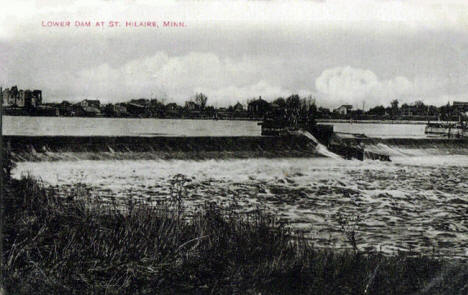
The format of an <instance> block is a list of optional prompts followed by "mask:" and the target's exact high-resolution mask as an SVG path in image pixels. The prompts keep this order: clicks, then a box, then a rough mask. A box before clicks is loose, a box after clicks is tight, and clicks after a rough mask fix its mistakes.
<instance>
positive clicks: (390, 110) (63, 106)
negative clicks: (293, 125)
mask: <svg viewBox="0 0 468 295" xmlns="http://www.w3.org/2000/svg"><path fill="white" fill-rule="evenodd" d="M460 106H461V107H460ZM275 110H284V111H285V113H286V114H297V115H301V114H302V115H305V114H307V115H310V116H313V117H314V118H316V119H351V120H458V118H459V115H460V112H466V111H468V103H458V104H457V103H454V104H452V105H450V104H447V105H443V106H440V107H437V106H434V105H426V104H424V102H422V101H421V100H418V101H416V102H414V103H411V104H407V103H403V104H401V105H400V103H399V101H398V100H396V99H395V100H393V101H392V102H391V103H390V104H389V105H387V106H384V105H378V106H375V107H372V108H370V109H368V110H364V108H362V109H359V108H354V107H353V106H352V105H349V104H345V105H341V106H339V107H337V108H334V109H330V108H326V107H322V106H318V105H317V104H316V100H315V98H313V97H311V96H308V97H300V96H299V95H297V94H293V95H290V96H289V97H286V98H284V97H279V98H276V99H274V100H272V101H266V100H264V99H262V97H261V96H260V97H258V98H252V99H250V100H248V101H247V103H246V104H242V103H240V102H237V103H236V104H233V105H230V106H227V107H214V106H212V105H209V104H208V97H207V96H206V95H205V94H203V93H197V94H196V95H195V96H194V97H193V98H192V99H190V100H187V101H185V103H184V104H183V105H179V104H177V103H175V102H170V103H167V104H166V103H164V101H163V100H160V99H156V98H153V99H147V98H140V99H132V100H130V101H127V102H121V103H107V104H101V102H100V101H99V100H89V99H85V100H83V101H80V102H78V103H70V102H68V101H62V102H61V103H45V104H42V105H41V106H39V107H37V108H35V109H34V110H31V109H25V108H5V114H8V115H33V116H34V115H38V116H41V115H42V116H80V117H117V118H118V117H124V118H125V117H128V118H173V119H178V118H193V119H252V120H259V119H262V118H263V117H264V116H265V114H267V113H268V112H271V111H275Z"/></svg>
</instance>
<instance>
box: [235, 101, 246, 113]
mask: <svg viewBox="0 0 468 295" xmlns="http://www.w3.org/2000/svg"><path fill="white" fill-rule="evenodd" d="M233 110H234V112H243V111H244V106H243V105H242V104H241V103H240V102H238V103H236V104H235V105H234V107H233Z"/></svg>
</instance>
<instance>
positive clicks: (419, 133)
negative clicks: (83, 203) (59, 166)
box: [3, 116, 425, 137]
mask: <svg viewBox="0 0 468 295" xmlns="http://www.w3.org/2000/svg"><path fill="white" fill-rule="evenodd" d="M326 124H332V125H334V126H335V131H336V132H346V133H364V134H366V135H367V136H370V137H375V136H377V137H424V136H425V135H424V125H421V124H360V123H326ZM260 133H261V126H259V125H258V122H257V121H242V120H216V121H215V120H190V119H127V118H125V119H124V118H82V117H26V116H4V117H3V134H4V135H26V136H28V135H47V136H54V135H71V136H93V135H95V136H98V135H100V136H106V135H108V136H259V135H260Z"/></svg>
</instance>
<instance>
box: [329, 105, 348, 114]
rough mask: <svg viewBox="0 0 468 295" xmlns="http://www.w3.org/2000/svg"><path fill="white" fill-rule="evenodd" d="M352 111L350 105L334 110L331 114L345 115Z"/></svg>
mask: <svg viewBox="0 0 468 295" xmlns="http://www.w3.org/2000/svg"><path fill="white" fill-rule="evenodd" d="M352 109H353V106H352V105H350V104H343V105H341V106H339V107H337V108H336V109H334V110H333V112H335V113H338V114H340V115H347V114H348V113H349V112H350V111H351V110H352Z"/></svg>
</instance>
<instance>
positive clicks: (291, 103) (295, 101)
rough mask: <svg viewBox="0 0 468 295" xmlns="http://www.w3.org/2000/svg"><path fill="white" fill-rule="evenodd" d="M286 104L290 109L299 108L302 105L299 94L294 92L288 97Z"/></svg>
mask: <svg viewBox="0 0 468 295" xmlns="http://www.w3.org/2000/svg"><path fill="white" fill-rule="evenodd" d="M286 106H287V108H288V109H290V110H299V107H300V106H301V99H300V98H299V95H297V94H293V95H291V96H290V97H288V98H287V99H286Z"/></svg>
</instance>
